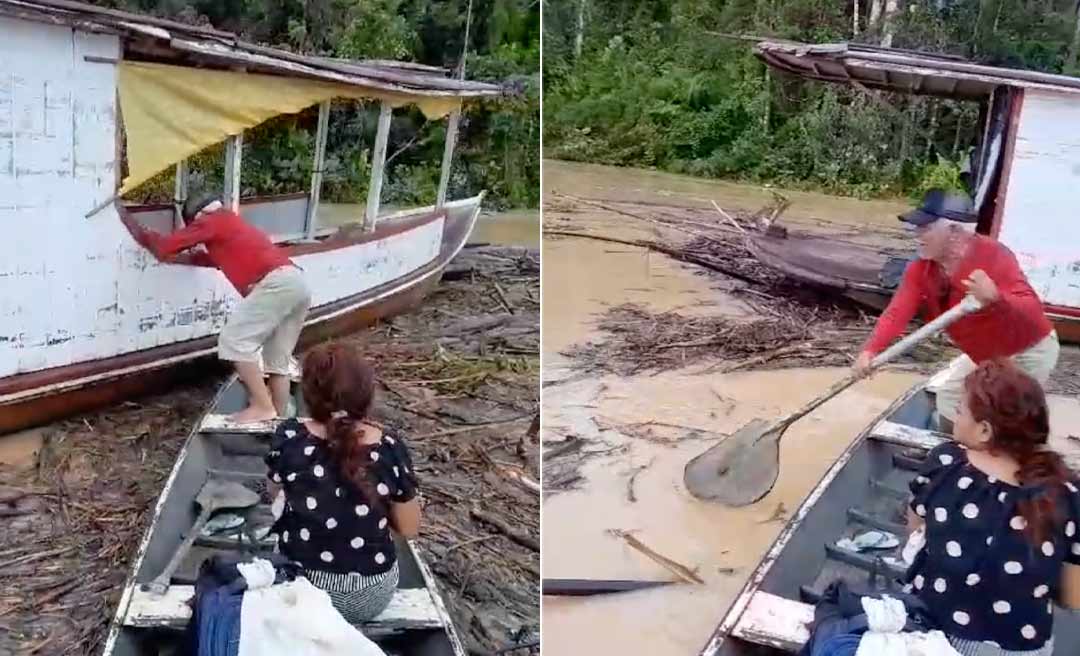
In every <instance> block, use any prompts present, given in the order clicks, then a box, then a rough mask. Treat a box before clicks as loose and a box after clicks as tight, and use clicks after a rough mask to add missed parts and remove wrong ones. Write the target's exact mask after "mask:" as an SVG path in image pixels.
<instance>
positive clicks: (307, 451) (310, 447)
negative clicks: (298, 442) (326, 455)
mask: <svg viewBox="0 0 1080 656" xmlns="http://www.w3.org/2000/svg"><path fill="white" fill-rule="evenodd" d="M313 453H315V446H314V445H311V444H309V445H307V446H305V447H304V455H305V456H310V455H311V454H313Z"/></svg>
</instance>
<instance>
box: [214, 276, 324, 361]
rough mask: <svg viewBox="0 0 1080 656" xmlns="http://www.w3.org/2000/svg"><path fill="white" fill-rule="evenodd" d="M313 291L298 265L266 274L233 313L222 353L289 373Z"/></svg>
mask: <svg viewBox="0 0 1080 656" xmlns="http://www.w3.org/2000/svg"><path fill="white" fill-rule="evenodd" d="M310 305H311V291H310V290H309V289H308V286H307V283H305V282H304V275H303V274H302V273H301V272H300V269H298V268H296V267H294V266H282V267H278V268H276V269H274V270H273V271H271V272H270V273H268V274H266V276H265V277H263V279H262V280H260V281H259V282H258V283H256V284H255V286H254V287H252V288H251V293H250V294H248V295H247V297H246V298H244V300H242V301H240V304H239V305H238V306H237V307H236V310H234V311H233V313H232V314H231V315H229V318H228V320H227V321H226V322H225V327H224V328H223V329H222V330H221V335H220V336H219V337H218V357H219V358H221V359H222V360H228V361H229V362H258V361H259V352H260V351H261V352H262V362H263V369H264V370H265V371H266V373H268V374H278V375H282V376H287V375H289V365H290V364H291V362H292V352H293V349H295V348H296V342H297V340H299V339H300V331H301V330H302V329H303V328H304V319H305V317H307V311H308V307H309V306H310Z"/></svg>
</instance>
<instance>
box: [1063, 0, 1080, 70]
mask: <svg viewBox="0 0 1080 656" xmlns="http://www.w3.org/2000/svg"><path fill="white" fill-rule="evenodd" d="M1078 51H1080V1H1078V2H1077V3H1076V26H1075V27H1074V28H1073V38H1072V43H1071V44H1069V56H1068V57H1067V58H1066V59H1065V72H1066V73H1068V74H1070V75H1071V74H1072V72H1073V71H1075V70H1076V56H1077V54H1078Z"/></svg>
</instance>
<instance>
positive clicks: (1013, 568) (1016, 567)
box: [1005, 560, 1024, 574]
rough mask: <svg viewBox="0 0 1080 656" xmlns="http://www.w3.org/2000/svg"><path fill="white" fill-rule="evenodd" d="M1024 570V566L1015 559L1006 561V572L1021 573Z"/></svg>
mask: <svg viewBox="0 0 1080 656" xmlns="http://www.w3.org/2000/svg"><path fill="white" fill-rule="evenodd" d="M1023 571H1024V566H1023V565H1021V564H1020V563H1018V562H1016V561H1015V560H1010V561H1009V562H1007V563H1005V573H1006V574H1021V573H1023Z"/></svg>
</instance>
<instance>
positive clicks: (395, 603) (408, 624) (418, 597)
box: [123, 585, 442, 635]
mask: <svg viewBox="0 0 1080 656" xmlns="http://www.w3.org/2000/svg"><path fill="white" fill-rule="evenodd" d="M194 596H195V586H191V585H173V586H169V589H168V591H167V592H166V593H165V594H164V595H163V596H161V597H157V596H155V595H153V594H151V593H149V592H144V591H143V590H142V589H140V588H139V587H138V586H134V587H133V589H132V593H131V603H130V604H128V607H127V613H126V614H125V615H124V622H123V623H124V626H131V627H138V628H171V629H182V628H184V627H186V626H187V623H188V622H189V621H191V613H192V611H191V607H190V606H188V602H189V601H191V599H192V598H193V597H194ZM359 627H360V628H361V629H362V630H363V632H364V633H365V634H367V635H373V634H386V633H394V632H397V631H408V630H416V629H440V628H442V621H441V620H440V619H439V614H438V612H437V611H436V609H435V604H434V602H432V600H431V593H429V592H428V590H427V588H399V589H398V591H397V592H395V593H394V596H393V598H391V600H390V605H389V606H387V607H386V610H384V611H383V612H382V613H380V614H379V615H378V617H376V618H375V619H373V620H371V621H370V622H364V623H363V624H361V625H359Z"/></svg>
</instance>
